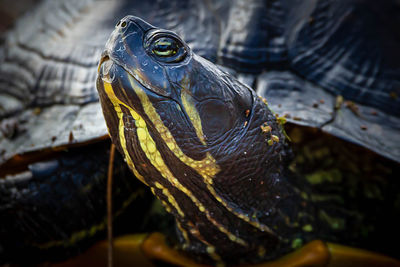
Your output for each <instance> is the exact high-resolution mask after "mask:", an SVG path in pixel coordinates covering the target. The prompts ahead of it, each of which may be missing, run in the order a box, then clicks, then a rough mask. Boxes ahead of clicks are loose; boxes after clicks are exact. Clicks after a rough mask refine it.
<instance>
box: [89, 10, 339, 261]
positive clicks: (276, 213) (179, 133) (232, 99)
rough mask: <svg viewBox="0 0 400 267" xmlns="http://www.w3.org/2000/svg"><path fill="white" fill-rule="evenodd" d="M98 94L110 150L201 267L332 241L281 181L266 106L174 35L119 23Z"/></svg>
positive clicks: (281, 145) (273, 123) (135, 21)
mask: <svg viewBox="0 0 400 267" xmlns="http://www.w3.org/2000/svg"><path fill="white" fill-rule="evenodd" d="M97 89H98V92H99V95H100V101H101V105H102V108H103V113H104V117H105V119H106V123H107V126H108V130H109V133H110V135H111V138H112V141H113V142H114V144H115V145H116V146H117V148H118V150H119V151H120V152H121V154H122V155H123V156H124V158H125V161H126V162H127V164H128V165H129V167H130V168H131V170H132V171H133V173H134V174H135V176H136V177H138V178H139V179H140V180H141V181H142V182H143V183H145V184H146V185H148V186H149V187H150V189H151V191H152V192H153V194H154V195H155V196H156V197H157V198H158V199H160V201H161V202H162V204H163V205H164V207H165V208H166V210H167V211H169V212H170V213H172V214H173V215H174V216H175V219H176V224H177V229H178V231H177V232H178V238H179V242H180V244H181V248H182V249H183V250H185V251H186V252H187V253H189V254H191V255H192V256H194V257H196V258H197V259H198V260H200V261H202V262H205V263H213V264H219V263H227V264H237V263H241V262H260V261H263V260H268V259H273V258H276V257H278V256H280V255H283V254H286V253H288V252H289V251H292V250H293V249H295V248H296V247H298V246H299V245H301V244H302V243H303V242H307V241H309V240H312V239H315V238H316V237H319V238H324V237H325V239H326V240H334V241H336V239H335V235H336V233H337V231H336V230H335V229H331V227H330V226H329V224H328V223H322V222H321V221H319V220H318V219H316V218H317V217H318V216H316V214H317V212H318V211H317V209H316V208H315V207H314V205H313V204H311V203H310V202H309V201H308V199H309V198H308V197H307V196H308V195H309V190H310V188H309V187H308V186H307V185H306V184H303V183H302V182H301V179H292V176H291V175H289V174H288V173H289V172H288V170H287V163H288V160H289V159H288V158H290V157H288V154H289V151H288V147H287V145H286V141H285V135H284V133H283V129H282V126H281V124H280V122H279V119H277V118H276V116H275V115H274V114H273V113H272V112H271V111H270V110H269V108H268V106H267V103H266V101H265V100H264V99H261V98H259V97H258V96H257V94H256V93H255V92H254V91H253V90H252V89H250V88H248V87H247V86H245V85H243V84H241V83H240V82H238V81H237V80H236V79H235V78H234V77H232V76H230V75H229V74H227V73H225V72H223V71H221V70H220V69H219V68H218V67H217V66H216V65H214V64H212V63H210V62H209V61H207V60H205V59H203V58H201V57H199V56H197V55H196V54H194V53H193V52H192V51H191V49H190V48H189V47H188V46H187V44H186V43H185V42H184V41H183V40H182V39H181V38H180V37H179V36H178V35H176V34H175V33H173V32H170V31H167V30H162V29H158V28H156V27H154V26H152V25H150V24H148V23H146V22H144V21H143V20H141V19H139V18H137V17H133V16H127V17H125V18H123V19H122V20H121V21H120V22H119V23H118V24H117V25H116V28H115V30H114V31H113V33H112V35H111V37H110V39H109V40H108V42H107V44H106V48H105V51H104V53H103V55H102V59H101V61H100V64H99V76H98V79H97ZM335 231H336V232H335Z"/></svg>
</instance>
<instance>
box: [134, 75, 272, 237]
mask: <svg viewBox="0 0 400 267" xmlns="http://www.w3.org/2000/svg"><path fill="white" fill-rule="evenodd" d="M128 77H129V82H130V84H131V86H132V88H133V89H134V91H135V93H136V95H137V96H138V97H139V99H140V101H141V103H142V106H143V109H144V111H145V112H146V115H147V116H148V117H149V119H150V120H151V121H152V123H153V124H154V126H155V128H156V129H157V130H158V132H159V134H160V136H161V138H162V139H163V140H164V142H165V143H166V144H167V146H168V148H169V149H170V150H171V151H172V152H173V153H174V155H175V156H176V157H177V158H179V160H180V161H182V162H183V163H184V164H186V165H187V166H189V167H191V168H192V169H194V170H195V171H196V172H197V173H198V174H200V175H201V176H202V177H203V180H204V183H205V184H206V186H207V189H208V191H209V192H210V193H211V194H212V195H213V197H214V198H215V199H216V200H217V201H218V202H219V203H221V204H222V205H223V206H224V207H225V208H226V209H227V210H229V211H230V212H231V213H232V214H234V215H235V216H236V217H238V218H239V219H241V220H243V221H245V222H247V223H249V224H250V225H252V226H253V227H255V228H257V229H259V230H261V231H263V232H268V233H271V234H273V235H274V232H273V231H272V229H270V228H269V227H268V226H267V225H265V224H262V223H259V222H258V221H257V220H255V219H253V218H251V216H249V215H248V214H244V213H242V212H239V211H236V210H235V209H234V208H232V207H231V206H230V205H229V203H227V202H226V201H224V200H223V199H222V198H221V197H220V196H219V195H218V194H217V192H216V191H215V189H214V187H213V178H214V176H215V175H216V174H217V173H218V172H219V171H220V167H219V166H218V165H217V163H216V160H215V159H214V158H213V157H212V156H211V154H210V153H209V152H207V153H206V157H205V158H204V159H202V160H194V159H192V158H190V157H188V156H186V155H185V154H184V153H183V152H182V150H181V149H180V148H179V146H178V144H177V143H176V141H175V139H174V138H173V136H172V134H171V132H170V130H169V129H168V127H166V126H165V125H164V123H163V122H162V120H161V118H160V115H159V114H158V113H157V111H156V109H155V108H154V106H153V104H152V103H151V101H150V99H149V98H148V96H147V94H146V93H145V92H144V91H143V90H142V89H141V88H139V87H138V86H137V82H136V80H135V79H134V78H133V77H131V76H128ZM181 98H182V104H183V105H184V108H185V110H186V113H187V114H188V115H189V119H190V120H191V122H192V125H193V127H194V128H195V130H196V134H197V136H198V138H199V139H200V141H201V142H202V143H203V144H204V145H206V142H205V140H204V134H203V130H202V126H201V119H200V116H199V114H198V112H197V110H196V107H195V106H194V104H193V102H192V100H191V97H190V96H189V95H188V94H187V93H186V92H182V94H181Z"/></svg>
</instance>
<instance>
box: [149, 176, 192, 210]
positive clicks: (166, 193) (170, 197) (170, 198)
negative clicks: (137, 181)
mask: <svg viewBox="0 0 400 267" xmlns="http://www.w3.org/2000/svg"><path fill="white" fill-rule="evenodd" d="M154 185H155V186H156V187H157V188H158V189H160V190H161V192H162V193H163V195H164V196H166V197H167V199H168V203H169V204H171V206H172V207H174V208H175V210H176V211H177V212H178V214H179V216H181V217H182V218H184V217H185V213H183V211H182V210H181V208H180V207H179V205H178V202H176V200H175V198H174V196H173V195H172V194H171V193H170V192H169V190H168V188H166V187H164V186H162V184H160V183H159V182H155V183H154Z"/></svg>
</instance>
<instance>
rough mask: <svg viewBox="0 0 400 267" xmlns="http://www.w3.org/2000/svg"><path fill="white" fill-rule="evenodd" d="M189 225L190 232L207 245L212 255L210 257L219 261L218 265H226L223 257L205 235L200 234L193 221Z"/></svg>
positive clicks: (208, 251)
mask: <svg viewBox="0 0 400 267" xmlns="http://www.w3.org/2000/svg"><path fill="white" fill-rule="evenodd" d="M188 225H189V227H190V233H191V234H192V235H193V236H194V237H196V238H197V239H198V240H199V241H200V242H202V243H203V244H205V245H206V246H207V248H206V251H207V253H208V254H209V255H210V257H211V258H212V259H213V260H214V261H215V262H216V263H217V266H224V265H225V264H224V263H223V261H222V259H221V257H220V256H219V255H218V254H217V253H216V252H215V247H214V246H213V245H211V244H210V243H209V242H207V241H206V240H205V239H204V238H203V236H202V235H201V234H200V231H199V230H198V229H197V227H196V226H195V225H194V224H193V223H192V222H191V221H189V222H188ZM221 264H222V265H221Z"/></svg>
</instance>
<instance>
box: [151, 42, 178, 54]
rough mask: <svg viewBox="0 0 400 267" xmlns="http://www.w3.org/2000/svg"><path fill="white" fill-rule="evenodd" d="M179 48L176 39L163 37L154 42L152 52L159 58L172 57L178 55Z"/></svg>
mask: <svg viewBox="0 0 400 267" xmlns="http://www.w3.org/2000/svg"><path fill="white" fill-rule="evenodd" d="M178 50H179V47H178V44H177V43H176V41H175V40H174V39H171V38H167V37H162V38H160V39H158V40H156V41H155V42H154V45H153V49H152V52H153V53H154V54H155V55H156V56H159V57H170V56H174V55H176V53H178Z"/></svg>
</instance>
